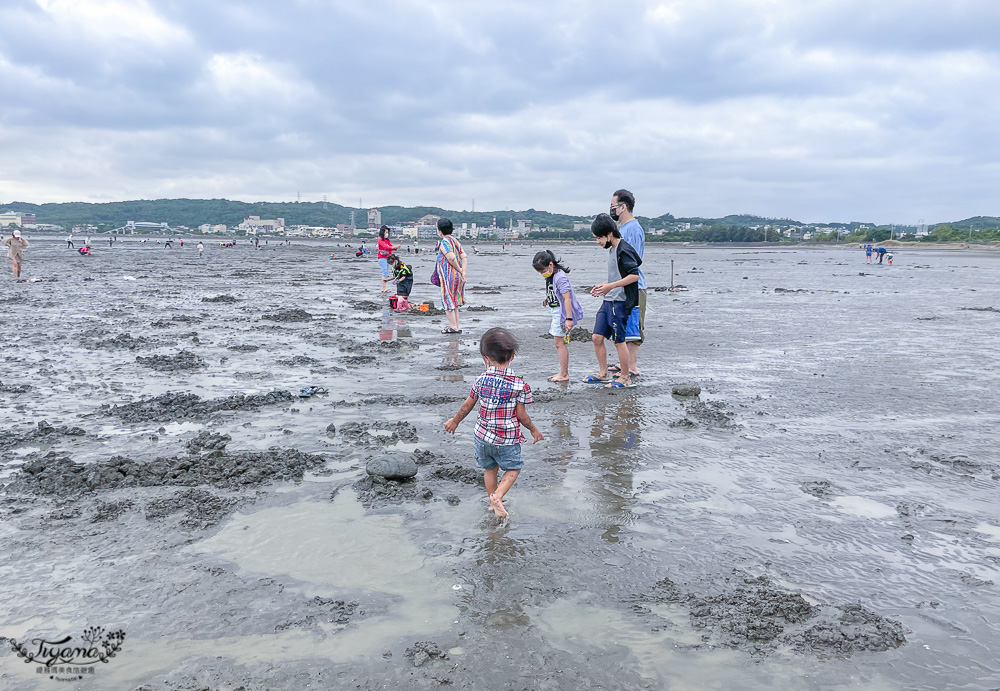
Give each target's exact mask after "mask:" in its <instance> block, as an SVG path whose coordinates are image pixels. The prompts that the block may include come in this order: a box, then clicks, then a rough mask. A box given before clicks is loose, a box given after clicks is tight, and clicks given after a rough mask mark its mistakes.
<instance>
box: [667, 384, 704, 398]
mask: <svg viewBox="0 0 1000 691" xmlns="http://www.w3.org/2000/svg"><path fill="white" fill-rule="evenodd" d="M670 391H671V393H673V394H674V395H675V396H698V395H700V394H701V386H699V385H698V384H695V383H694V382H687V383H684V384H674V385H673V387H672V388H671V389H670Z"/></svg>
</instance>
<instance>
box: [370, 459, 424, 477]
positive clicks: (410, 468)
mask: <svg viewBox="0 0 1000 691" xmlns="http://www.w3.org/2000/svg"><path fill="white" fill-rule="evenodd" d="M365 472H367V473H368V474H369V475H377V476H378V477H384V478H385V479H387V480H405V479H407V478H411V477H413V476H415V475H416V474H417V464H416V463H414V462H413V459H412V458H407V457H405V456H404V457H401V458H400V457H391V456H390V457H383V458H375V459H372V460H370V461H368V465H367V466H366V467H365Z"/></svg>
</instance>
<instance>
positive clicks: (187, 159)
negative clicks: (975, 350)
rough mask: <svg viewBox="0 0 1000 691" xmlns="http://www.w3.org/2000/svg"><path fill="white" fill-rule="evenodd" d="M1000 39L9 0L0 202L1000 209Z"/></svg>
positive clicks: (2, 13)
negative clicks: (626, 199)
mask: <svg viewBox="0 0 1000 691" xmlns="http://www.w3.org/2000/svg"><path fill="white" fill-rule="evenodd" d="M998 46H1000V2H997V1H996V0H978V1H977V0H948V1H947V2H943V1H942V0H933V1H930V0H882V1H881V2H873V1H872V0H808V1H804V0H684V1H678V2H652V1H650V2H641V1H638V0H617V1H616V2H589V1H587V0H555V1H550V2H545V1H544V0H541V1H539V0H535V1H534V2H521V1H520V0H503V1H502V2H490V3H480V2H473V1H471V0H455V1H451V0H447V1H443V0H426V1H420V0H415V1H399V2H392V1H384V0H340V1H337V2H333V1H325V0H284V1H283V2H275V1H273V0H239V1H236V0H197V1H188V0H148V1H141V0H140V1H131V0H111V1H103V0H3V2H2V3H0V85H2V87H3V88H2V89H0V203H8V202H10V201H12V200H18V201H26V202H36V203H41V202H53V201H119V200H127V199H150V198H161V197H192V198H212V197H225V198H228V199H239V200H244V201H258V200H260V201H290V200H294V199H295V198H296V195H297V194H301V198H302V200H303V201H321V200H322V199H323V195H326V196H327V198H328V199H329V200H330V201H334V202H337V203H340V204H345V205H350V206H357V205H358V204H359V199H360V200H361V204H362V205H364V206H376V205H388V204H400V205H405V206H411V205H432V206H441V207H444V208H449V209H457V210H462V209H469V208H471V206H472V203H473V199H475V208H476V209H477V210H480V211H486V210H495V209H500V210H502V209H507V208H510V209H527V208H529V207H533V208H536V209H545V210H549V211H556V212H561V213H569V214H580V215H584V214H593V213H596V212H598V211H602V210H606V209H607V206H608V200H609V198H610V196H611V193H612V192H613V191H614V190H615V189H617V188H618V187H626V188H628V189H630V190H632V191H633V192H634V194H635V196H636V199H637V208H636V213H639V214H642V215H647V216H657V215H660V214H663V213H666V212H670V213H673V214H674V215H675V216H708V217H715V216H722V215H725V214H730V213H754V214H759V215H762V216H776V217H790V218H795V219H798V220H803V221H851V220H862V221H875V222H879V223H916V222H917V221H918V220H920V219H924V220H926V221H927V222H929V223H933V222H940V221H948V220H957V219H961V218H966V217H969V216H974V215H1000V194H998V192H1000V136H998V135H1000V48H998ZM40 220H41V219H40Z"/></svg>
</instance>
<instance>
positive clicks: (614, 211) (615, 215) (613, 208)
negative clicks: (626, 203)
mask: <svg viewBox="0 0 1000 691" xmlns="http://www.w3.org/2000/svg"><path fill="white" fill-rule="evenodd" d="M610 216H611V220H612V221H614V222H615V223H617V222H618V204H612V206H611V211H610Z"/></svg>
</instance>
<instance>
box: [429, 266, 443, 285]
mask: <svg viewBox="0 0 1000 691" xmlns="http://www.w3.org/2000/svg"><path fill="white" fill-rule="evenodd" d="M431 283H433V284H434V285H436V286H438V287H439V288H440V287H441V277H440V276H438V268H437V264H435V265H434V273H432V274H431Z"/></svg>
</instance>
